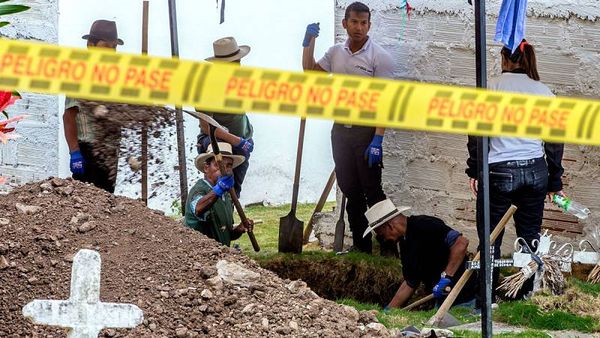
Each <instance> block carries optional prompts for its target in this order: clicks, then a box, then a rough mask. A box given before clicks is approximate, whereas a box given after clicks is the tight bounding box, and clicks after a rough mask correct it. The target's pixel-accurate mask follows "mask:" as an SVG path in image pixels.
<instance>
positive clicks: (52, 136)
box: [0, 0, 58, 192]
mask: <svg viewBox="0 0 600 338" xmlns="http://www.w3.org/2000/svg"><path fill="white" fill-rule="evenodd" d="M57 2H58V0H30V1H20V3H24V4H27V5H29V6H30V7H31V9H30V10H28V11H25V12H21V13H18V14H16V15H11V16H8V17H2V18H3V20H4V19H5V18H6V20H7V21H9V22H10V23H11V24H10V25H9V26H5V27H3V28H0V36H1V37H7V38H10V39H21V40H38V41H46V42H49V43H56V42H57V40H58V11H57V8H58V4H57ZM21 94H22V95H23V98H22V99H21V100H19V101H17V103H15V104H14V105H13V106H11V107H9V108H8V109H7V111H8V112H9V115H10V116H15V115H21V114H28V115H30V117H29V118H27V119H26V120H24V121H22V122H20V123H19V124H18V125H17V133H18V134H20V135H21V136H22V137H21V138H19V139H17V140H12V141H10V142H9V143H8V144H6V145H2V144H0V175H3V176H6V177H8V178H9V184H6V185H2V186H0V191H3V192H4V191H7V190H8V189H9V188H11V187H13V186H16V185H19V184H23V183H26V182H29V181H34V180H40V179H43V178H45V177H48V176H50V175H56V172H57V162H56V157H57V148H58V142H57V139H56V129H57V128H58V118H57V114H56V111H57V99H56V97H55V96H51V95H35V94H31V93H26V92H22V93H21Z"/></svg>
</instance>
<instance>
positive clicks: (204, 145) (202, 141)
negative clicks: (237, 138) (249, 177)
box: [196, 134, 254, 198]
mask: <svg viewBox="0 0 600 338" xmlns="http://www.w3.org/2000/svg"><path fill="white" fill-rule="evenodd" d="M219 141H220V140H219ZM248 142H250V143H252V144H254V140H252V139H249V140H248ZM209 144H210V136H208V135H206V134H200V135H198V144H197V145H196V148H197V149H198V154H204V153H205V152H206V150H207V149H208V145H209ZM232 149H233V155H241V156H244V153H243V152H242V151H241V150H239V149H237V148H236V147H233V146H232ZM249 160H250V156H248V157H246V160H245V161H244V162H243V163H242V164H240V165H239V166H237V167H235V168H234V169H233V179H234V180H235V183H234V184H233V189H234V190H235V193H236V195H237V196H238V198H239V197H240V193H241V192H242V183H244V178H245V177H246V172H247V171H248V167H249V166H250V163H249Z"/></svg>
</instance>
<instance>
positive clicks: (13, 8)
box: [0, 5, 29, 15]
mask: <svg viewBox="0 0 600 338" xmlns="http://www.w3.org/2000/svg"><path fill="white" fill-rule="evenodd" d="M28 9H29V6H23V5H2V6H0V15H9V14H15V13H20V12H23V11H26V10H28Z"/></svg>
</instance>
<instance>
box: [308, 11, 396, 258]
mask: <svg viewBox="0 0 600 338" xmlns="http://www.w3.org/2000/svg"><path fill="white" fill-rule="evenodd" d="M342 25H343V26H344V29H346V32H347V33H348V39H347V40H346V42H344V43H341V44H336V45H334V46H333V47H331V48H329V50H328V51H327V53H325V56H323V58H321V59H320V60H319V62H316V61H315V58H314V48H315V39H316V37H317V36H318V35H319V24H318V23H313V24H310V25H308V27H307V29H306V35H305V37H304V42H303V44H302V46H303V47H304V50H303V55H302V66H303V68H304V70H311V71H322V72H328V73H340V74H351V75H358V76H369V77H382V78H392V76H393V72H394V62H393V59H392V57H391V55H390V54H389V53H388V52H387V51H385V50H384V49H383V48H382V47H381V46H379V45H378V44H376V43H375V42H374V41H372V39H371V38H370V37H369V35H368V32H369V29H370V28H371V11H370V10H369V7H367V6H366V5H365V4H363V3H360V2H354V3H352V4H350V5H349V6H348V7H347V8H346V14H345V17H344V20H343V21H342ZM384 132H385V128H375V127H363V126H352V125H342V124H337V123H336V124H334V125H333V129H332V131H331V143H332V148H333V149H332V150H333V160H334V162H335V173H336V177H337V181H338V185H339V187H340V189H341V190H342V192H343V193H344V195H345V196H346V198H347V199H348V202H347V204H346V211H347V212H348V221H349V223H350V229H351V230H352V237H353V245H354V248H355V249H356V250H358V251H362V252H367V253H371V251H372V245H371V235H370V234H369V235H368V236H367V237H366V238H362V234H363V232H364V231H365V229H366V228H367V225H368V222H367V219H366V218H365V216H364V213H365V211H367V206H373V205H374V204H376V203H377V202H380V201H382V200H384V199H386V196H385V194H384V192H383V189H382V187H381V168H382V167H383V162H382V160H383V148H382V143H383V135H384ZM383 251H384V252H385V251H386V249H385V248H384V250H383ZM396 252H397V250H396Z"/></svg>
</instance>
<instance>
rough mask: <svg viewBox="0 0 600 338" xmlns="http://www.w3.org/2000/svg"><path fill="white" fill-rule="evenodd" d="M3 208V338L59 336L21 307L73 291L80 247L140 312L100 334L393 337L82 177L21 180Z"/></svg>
mask: <svg viewBox="0 0 600 338" xmlns="http://www.w3.org/2000/svg"><path fill="white" fill-rule="evenodd" d="M0 208H1V210H3V211H4V212H3V215H1V216H0V217H2V218H0V337H25V336H53V337H60V336H64V335H65V333H66V331H65V330H64V329H60V328H52V327H48V326H40V325H33V324H31V323H30V322H29V321H28V320H27V319H25V318H24V317H23V315H22V314H21V310H22V307H23V306H25V305H26V304H27V303H29V302H31V301H32V300H34V299H67V298H68V297H69V287H70V274H71V265H72V258H73V256H74V255H75V254H76V253H77V252H78V251H79V250H80V249H93V250H96V251H98V252H99V253H100V254H101V259H102V276H101V286H100V287H101V290H100V299H101V301H103V302H117V303H132V304H136V305H137V306H139V307H140V308H141V309H142V310H143V311H144V321H143V324H140V325H139V326H138V327H136V328H135V329H106V330H104V331H102V334H101V336H108V337H125V336H129V337H197V336H211V337H225V336H230V337H241V336H244V337H263V336H268V337H273V336H289V335H292V336H310V337H340V336H341V337H361V336H388V335H389V333H388V331H387V330H386V329H385V327H383V325H381V324H379V323H378V322H377V320H376V318H375V316H374V314H373V313H372V312H361V313H359V312H357V311H356V310H355V309H353V308H350V307H347V306H342V305H338V304H335V303H334V302H331V301H328V300H325V299H322V298H320V297H319V296H318V295H316V294H315V293H314V292H312V291H311V290H310V289H309V288H308V287H306V284H305V283H304V282H301V281H290V280H282V279H281V278H279V277H277V275H275V274H274V273H272V272H270V271H267V270H264V269H262V268H260V267H259V266H258V265H257V264H256V263H255V262H254V261H252V260H251V259H249V258H247V257H246V256H244V255H243V254H242V253H239V252H237V251H236V250H234V249H230V248H227V247H224V246H222V245H220V244H219V243H217V242H215V241H214V240H211V239H208V238H206V237H204V236H203V235H201V234H200V233H198V232H195V231H193V230H191V229H188V228H186V227H184V226H183V225H182V224H181V223H178V222H175V221H174V220H172V219H170V218H168V217H165V216H163V215H162V214H161V213H159V212H156V211H152V210H149V209H147V208H146V207H144V205H143V204H142V203H141V202H139V201H136V200H131V199H127V198H123V197H116V196H113V195H111V194H109V193H107V192H105V191H102V190H99V189H96V188H95V187H93V186H90V185H87V184H84V183H81V182H77V181H72V180H70V179H69V180H62V179H56V178H53V179H49V180H46V181H43V182H38V183H32V184H27V185H25V186H22V187H20V188H17V189H15V190H14V191H13V192H11V193H10V194H8V195H6V196H1V197H0ZM227 262H228V263H227ZM217 265H219V268H217ZM224 265H226V266H230V267H231V266H233V267H237V268H239V269H240V271H241V270H243V269H247V270H249V271H248V272H247V273H246V275H248V280H245V281H243V282H242V283H241V284H240V283H239V282H238V283H236V282H235V281H232V280H231V279H229V278H225V275H224V274H222V273H221V267H222V266H224ZM250 277H252V278H250Z"/></svg>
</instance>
